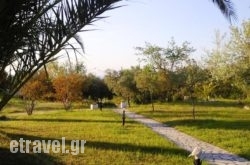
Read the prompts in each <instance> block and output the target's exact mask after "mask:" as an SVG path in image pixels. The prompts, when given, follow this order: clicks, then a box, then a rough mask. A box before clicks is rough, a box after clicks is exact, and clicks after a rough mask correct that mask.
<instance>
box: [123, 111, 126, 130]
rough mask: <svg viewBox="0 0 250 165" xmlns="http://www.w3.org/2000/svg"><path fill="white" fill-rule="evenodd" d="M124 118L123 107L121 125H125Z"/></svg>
mask: <svg viewBox="0 0 250 165" xmlns="http://www.w3.org/2000/svg"><path fill="white" fill-rule="evenodd" d="M125 118H126V116H125V109H123V112H122V126H124V125H125Z"/></svg>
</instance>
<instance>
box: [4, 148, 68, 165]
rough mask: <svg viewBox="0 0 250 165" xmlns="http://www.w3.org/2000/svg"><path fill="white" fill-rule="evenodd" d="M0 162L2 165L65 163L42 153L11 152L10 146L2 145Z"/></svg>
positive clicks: (50, 164)
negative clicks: (3, 146) (4, 146)
mask: <svg viewBox="0 0 250 165" xmlns="http://www.w3.org/2000/svg"><path fill="white" fill-rule="evenodd" d="M0 164H2V165H16V164H23V165H41V164H46V165H63V163H61V162H59V161H57V160H56V158H54V157H52V156H50V155H48V154H44V153H40V154H31V153H11V152H10V150H9V149H8V148H1V147H0Z"/></svg>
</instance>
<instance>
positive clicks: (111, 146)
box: [86, 141, 188, 157]
mask: <svg viewBox="0 0 250 165" xmlns="http://www.w3.org/2000/svg"><path fill="white" fill-rule="evenodd" d="M86 146H87V147H91V148H97V149H102V150H114V151H129V152H138V151H139V152H141V153H150V154H167V155H179V156H184V157H186V156H187V155H188V153H187V152H186V151H184V150H181V149H178V148H166V147H156V146H143V145H136V144H129V143H112V142H102V141H87V143H86Z"/></svg>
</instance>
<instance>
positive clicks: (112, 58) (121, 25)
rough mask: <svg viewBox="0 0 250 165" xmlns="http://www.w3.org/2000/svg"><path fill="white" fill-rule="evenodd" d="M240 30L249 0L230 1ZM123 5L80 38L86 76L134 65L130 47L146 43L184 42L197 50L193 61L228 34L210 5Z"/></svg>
mask: <svg viewBox="0 0 250 165" xmlns="http://www.w3.org/2000/svg"><path fill="white" fill-rule="evenodd" d="M232 1H233V3H234V5H235V8H236V12H237V15H238V21H237V22H234V23H233V25H240V24H241V23H242V20H247V19H249V18H250V1H249V0H232ZM118 5H126V6H123V7H121V8H118V9H115V10H112V11H109V12H106V13H104V14H103V16H108V18H105V19H102V20H99V21H97V22H95V23H94V25H92V26H90V27H87V28H88V29H97V30H95V31H88V32H84V33H81V34H80V36H81V38H82V40H83V42H84V47H85V54H84V57H82V59H83V61H84V63H85V65H86V67H87V70H88V72H92V73H94V74H96V75H98V76H101V75H103V74H104V72H105V70H106V69H108V68H109V69H115V70H120V69H121V68H129V67H130V66H135V65H137V64H138V61H137V58H138V57H137V56H136V55H135V52H136V51H135V49H134V48H135V47H137V46H144V44H145V42H150V43H152V44H155V45H159V46H162V47H164V46H166V44H167V42H168V41H169V40H170V39H171V37H174V39H175V41H176V42H177V43H182V42H184V41H189V42H190V43H191V45H192V46H193V47H194V48H195V49H196V50H197V51H196V53H194V56H195V57H196V58H200V57H201V56H202V55H204V53H203V50H204V49H206V48H210V47H212V45H213V39H214V32H215V30H216V29H218V30H220V31H221V32H228V31H229V26H230V24H229V22H228V21H227V20H226V19H225V17H224V16H223V15H222V14H221V13H220V11H219V9H218V8H217V7H216V6H215V5H214V4H213V3H212V0H128V1H123V2H121V3H118Z"/></svg>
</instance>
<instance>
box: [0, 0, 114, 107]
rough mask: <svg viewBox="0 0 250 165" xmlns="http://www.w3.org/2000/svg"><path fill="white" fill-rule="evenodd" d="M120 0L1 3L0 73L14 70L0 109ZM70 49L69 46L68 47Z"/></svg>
mask: <svg viewBox="0 0 250 165" xmlns="http://www.w3.org/2000/svg"><path fill="white" fill-rule="evenodd" d="M118 1H119V0H101V1H100V0H91V1H89V0H79V1H70V2H69V1H68V0H19V1H15V0H8V1H1V4H0V6H1V7H0V45H1V46H0V52H1V56H0V75H1V74H2V73H4V72H5V70H6V68H8V67H9V68H11V70H12V72H13V73H14V75H13V77H12V79H11V81H10V83H9V88H8V89H2V90H5V91H4V92H3V96H2V98H1V101H0V109H2V108H3V107H4V105H5V104H6V103H7V102H8V101H9V100H10V98H11V97H12V96H14V94H15V93H16V92H17V91H18V90H19V89H20V88H21V87H22V86H23V85H24V84H25V83H26V82H27V81H28V80H29V79H30V78H31V77H32V76H33V75H34V74H35V73H36V72H37V71H38V70H39V69H40V68H42V67H43V66H45V64H47V63H49V62H50V61H53V60H55V59H56V55H57V54H58V53H59V52H60V51H61V50H63V49H64V50H68V49H74V50H75V51H76V52H77V51H78V49H77V47H76V46H75V45H73V44H72V40H71V39H72V38H74V39H75V41H77V43H79V46H80V47H82V46H83V45H82V42H81V40H80V38H79V37H78V36H77V33H78V32H81V31H83V28H84V27H85V26H86V25H89V24H91V23H93V22H94V21H96V20H98V19H100V18H102V17H100V15H101V14H102V13H103V12H105V11H107V10H110V9H113V8H114V6H113V5H114V4H115V3H116V2H118ZM65 48H67V49H65Z"/></svg>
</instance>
